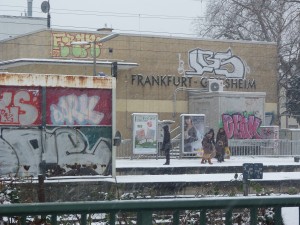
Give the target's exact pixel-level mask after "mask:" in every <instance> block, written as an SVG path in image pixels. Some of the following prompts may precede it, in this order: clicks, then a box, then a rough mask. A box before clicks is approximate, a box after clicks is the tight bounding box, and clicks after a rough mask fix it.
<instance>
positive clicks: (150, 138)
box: [132, 113, 158, 154]
mask: <svg viewBox="0 0 300 225" xmlns="http://www.w3.org/2000/svg"><path fill="white" fill-rule="evenodd" d="M132 122H133V124H132V127H133V129H132V130H133V138H132V139H133V154H156V153H157V123H158V115H157V114H156V113H133V114H132Z"/></svg>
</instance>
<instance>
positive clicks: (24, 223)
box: [21, 216, 26, 225]
mask: <svg viewBox="0 0 300 225" xmlns="http://www.w3.org/2000/svg"><path fill="white" fill-rule="evenodd" d="M21 224H22V225H26V216H21Z"/></svg>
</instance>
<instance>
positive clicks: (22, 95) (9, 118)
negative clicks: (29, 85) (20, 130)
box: [0, 87, 41, 126]
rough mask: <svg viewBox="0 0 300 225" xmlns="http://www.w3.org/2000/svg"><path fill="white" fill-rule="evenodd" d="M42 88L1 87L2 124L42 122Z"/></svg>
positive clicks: (0, 109)
mask: <svg viewBox="0 0 300 225" xmlns="http://www.w3.org/2000/svg"><path fill="white" fill-rule="evenodd" d="M39 104H40V90H39V89H38V88H36V89H30V90H15V89H13V88H10V87H1V91H0V124H2V125H7V124H10V125H24V126H28V125H37V124H40V123H41V115H40V113H39V111H40V105H39Z"/></svg>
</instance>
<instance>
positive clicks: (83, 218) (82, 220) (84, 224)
mask: <svg viewBox="0 0 300 225" xmlns="http://www.w3.org/2000/svg"><path fill="white" fill-rule="evenodd" d="M86 216H87V215H86V213H83V214H81V218H80V225H86Z"/></svg>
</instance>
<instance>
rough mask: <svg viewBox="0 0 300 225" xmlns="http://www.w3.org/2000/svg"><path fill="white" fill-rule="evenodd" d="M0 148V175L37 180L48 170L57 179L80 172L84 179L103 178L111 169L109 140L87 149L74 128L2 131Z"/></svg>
mask: <svg viewBox="0 0 300 225" xmlns="http://www.w3.org/2000/svg"><path fill="white" fill-rule="evenodd" d="M0 148H1V149H0V175H8V174H11V175H15V176H37V175H38V174H41V173H43V172H44V171H43V170H47V168H56V169H57V168H59V174H58V175H68V174H72V175H73V174H76V173H75V172H74V171H73V170H74V169H75V170H76V169H77V170H78V169H83V168H84V169H85V171H86V172H87V171H88V173H87V174H85V175H95V174H100V175H106V173H110V171H108V170H110V169H111V168H110V165H111V140H110V139H107V138H102V137H100V138H98V139H96V140H95V141H94V143H93V145H90V142H89V140H88V138H87V136H86V135H85V134H84V133H83V132H81V131H80V130H79V129H74V128H68V127H58V128H53V129H43V130H41V129H39V128H29V129H22V128H19V129H18V128H2V129H1V138H0ZM76 166H77V168H74V167H76ZM78 166H79V167H80V168H78ZM72 171H73V173H72Z"/></svg>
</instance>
